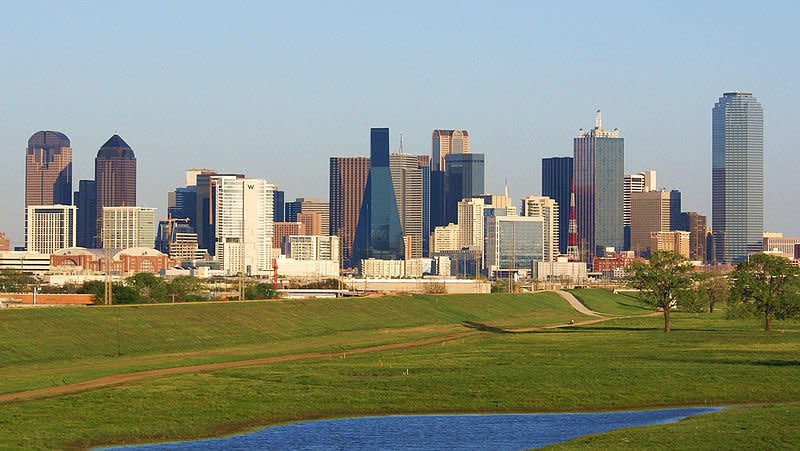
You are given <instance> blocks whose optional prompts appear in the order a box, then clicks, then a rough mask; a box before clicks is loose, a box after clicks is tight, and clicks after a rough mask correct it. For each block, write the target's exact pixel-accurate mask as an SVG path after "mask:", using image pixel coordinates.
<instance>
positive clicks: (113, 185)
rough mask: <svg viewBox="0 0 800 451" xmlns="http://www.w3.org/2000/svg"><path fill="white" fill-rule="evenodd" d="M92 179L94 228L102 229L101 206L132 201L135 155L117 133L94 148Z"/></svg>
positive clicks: (125, 203)
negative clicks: (95, 224) (93, 186)
mask: <svg viewBox="0 0 800 451" xmlns="http://www.w3.org/2000/svg"><path fill="white" fill-rule="evenodd" d="M94 180H95V182H96V183H97V185H96V186H97V229H96V230H103V228H102V219H103V208H104V207H124V206H134V205H136V156H134V154H133V150H132V149H131V147H130V146H129V145H128V144H127V143H125V141H123V140H122V138H120V137H119V135H114V136H112V137H111V138H109V140H108V141H106V143H105V144H103V146H102V147H100V150H99V151H98V152H97V158H95V160H94ZM97 244H98V245H99V242H98V243H97ZM150 247H152V245H151V246H150Z"/></svg>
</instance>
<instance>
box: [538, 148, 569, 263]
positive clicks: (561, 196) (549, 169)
mask: <svg viewBox="0 0 800 451" xmlns="http://www.w3.org/2000/svg"><path fill="white" fill-rule="evenodd" d="M571 192H572V157H553V158H542V196H547V197H549V198H551V199H553V200H555V201H556V203H557V204H558V205H559V206H560V207H561V208H560V209H559V212H558V236H559V237H560V239H559V242H558V253H561V254H566V253H567V239H566V238H567V234H568V233H569V208H567V207H568V206H569V196H570V193H571Z"/></svg>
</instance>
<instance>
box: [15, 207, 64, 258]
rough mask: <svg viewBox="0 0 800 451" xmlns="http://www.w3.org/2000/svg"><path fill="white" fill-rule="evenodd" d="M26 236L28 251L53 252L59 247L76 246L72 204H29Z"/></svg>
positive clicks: (26, 216)
mask: <svg viewBox="0 0 800 451" xmlns="http://www.w3.org/2000/svg"><path fill="white" fill-rule="evenodd" d="M26 210H27V211H26V213H27V214H26V215H25V218H26V221H27V224H26V225H25V230H26V231H27V236H26V237H25V241H26V243H28V247H27V248H26V250H27V251H28V252H40V253H42V254H52V253H53V252H55V251H57V250H59V249H65V248H68V247H75V242H76V238H77V237H76V234H75V216H76V212H77V208H75V207H74V206H72V205H28V207H27V208H26Z"/></svg>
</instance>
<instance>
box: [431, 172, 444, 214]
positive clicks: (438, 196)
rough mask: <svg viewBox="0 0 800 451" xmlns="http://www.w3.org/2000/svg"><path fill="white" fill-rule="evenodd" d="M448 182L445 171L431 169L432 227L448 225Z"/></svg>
mask: <svg viewBox="0 0 800 451" xmlns="http://www.w3.org/2000/svg"><path fill="white" fill-rule="evenodd" d="M446 182H447V181H446V179H445V172H444V171H434V170H431V228H435V227H442V226H445V225H447V211H446V207H445V191H446V187H447V183H446Z"/></svg>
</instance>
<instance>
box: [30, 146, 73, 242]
mask: <svg viewBox="0 0 800 451" xmlns="http://www.w3.org/2000/svg"><path fill="white" fill-rule="evenodd" d="M31 205H35V206H46V205H72V147H70V142H69V138H67V136H66V135H65V134H63V133H61V132H54V131H39V132H36V133H34V134H33V135H32V136H31V137H30V139H28V147H27V148H26V149H25V214H26V215H27V213H28V209H27V207H29V206H31ZM25 225H26V227H27V225H28V221H27V218H26V220H25ZM27 238H28V231H27V230H26V231H25V239H26V242H25V247H26V249H27V248H28V244H27Z"/></svg>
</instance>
